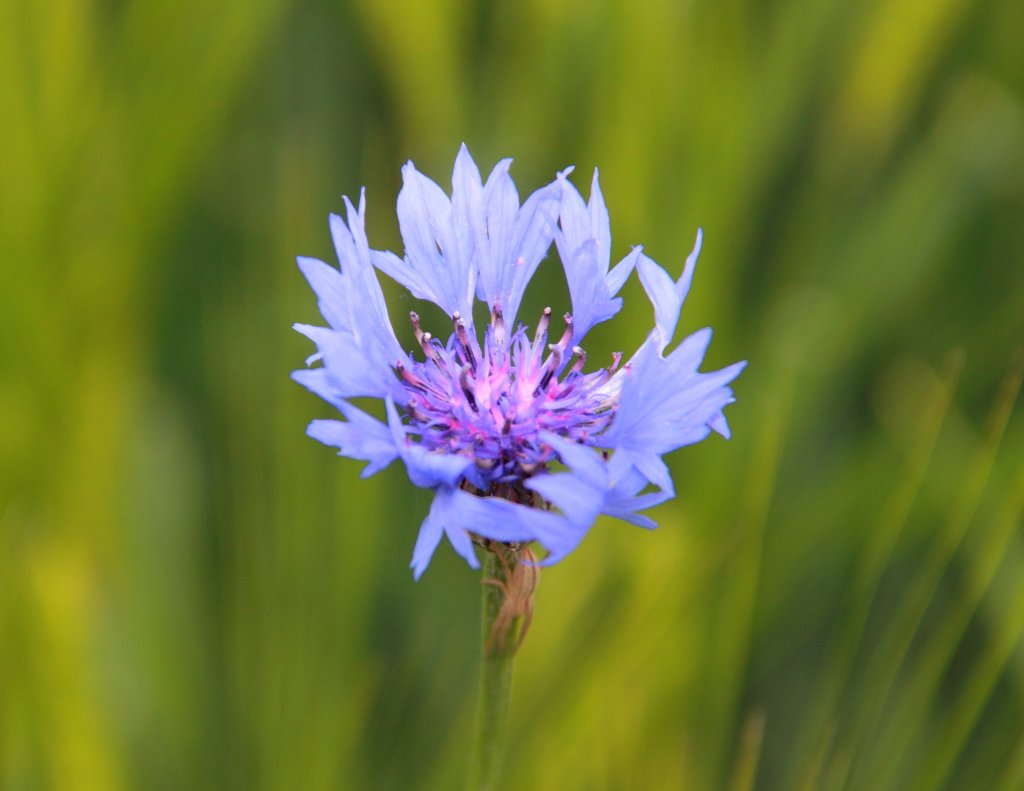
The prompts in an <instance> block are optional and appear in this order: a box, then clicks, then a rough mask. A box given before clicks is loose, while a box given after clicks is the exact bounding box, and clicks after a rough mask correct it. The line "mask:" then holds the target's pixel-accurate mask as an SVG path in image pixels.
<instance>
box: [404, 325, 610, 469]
mask: <svg viewBox="0 0 1024 791" xmlns="http://www.w3.org/2000/svg"><path fill="white" fill-rule="evenodd" d="M409 317H410V320H411V322H412V327H413V331H414V332H415V334H416V339H417V341H418V342H419V345H420V348H421V349H422V350H423V354H424V358H425V359H424V360H423V361H422V362H421V361H418V360H415V359H413V358H412V357H410V359H409V360H408V361H398V362H396V363H395V370H396V372H397V374H398V376H399V377H400V378H401V380H402V383H403V384H404V385H405V388H406V390H407V391H408V393H409V398H408V401H407V402H406V405H405V412H406V417H407V418H408V421H409V427H410V428H411V429H412V432H411V433H414V434H419V436H420V442H421V443H422V444H423V445H424V446H426V447H428V448H429V449H430V450H433V451H437V452H445V453H461V454H465V455H471V456H472V457H473V458H474V459H475V460H476V463H477V466H478V468H479V469H480V471H481V472H482V473H485V474H486V478H487V479H488V480H489V481H491V482H503V483H514V482H516V481H519V480H522V479H523V478H525V477H527V476H529V475H531V474H533V473H534V472H536V471H537V470H538V469H541V468H543V467H544V465H546V464H547V462H549V461H551V459H552V458H553V457H554V453H553V451H552V450H551V448H550V447H547V446H546V445H544V444H543V443H542V442H541V441H540V439H539V435H540V433H541V432H544V431H550V432H554V433H557V434H559V435H562V436H565V437H568V438H571V439H573V440H576V441H583V440H585V439H587V437H590V436H593V435H594V434H597V433H599V432H601V431H603V430H604V429H605V428H607V426H608V424H609V422H610V421H611V419H612V414H613V411H612V404H611V402H610V400H609V399H608V397H607V396H606V395H604V394H603V393H602V392H601V390H600V388H601V385H603V384H604V383H605V382H606V381H607V380H608V378H609V377H610V376H611V374H612V373H613V372H614V371H615V369H616V368H617V367H618V364H619V361H620V360H621V354H615V355H613V362H612V365H610V366H609V367H608V368H603V369H600V370H598V371H595V372H592V373H589V374H586V373H584V372H583V367H584V366H585V365H586V361H587V354H586V352H585V351H584V350H583V349H582V348H580V347H579V346H573V347H571V349H570V344H571V343H572V338H573V326H572V316H571V315H569V314H568V313H567V314H566V315H565V329H564V330H563V332H562V335H561V337H560V338H559V339H558V341H557V342H556V343H552V344H548V343H547V340H548V325H549V323H550V320H551V308H545V309H544V311H543V313H541V316H540V319H539V320H538V321H537V327H536V329H535V331H534V334H533V338H532V339H531V338H529V337H528V336H527V332H526V328H525V327H523V326H522V325H520V327H519V328H518V329H517V330H516V331H515V332H513V333H512V334H511V336H510V337H509V336H508V335H507V333H506V328H505V323H504V319H503V317H502V312H501V306H500V305H495V306H494V309H493V310H492V312H491V320H490V324H489V325H488V327H487V329H486V330H485V333H484V339H483V344H482V345H481V344H480V343H479V342H478V341H477V338H476V337H475V335H474V334H472V333H471V332H470V331H469V330H468V329H467V327H466V322H465V320H464V319H463V318H462V316H460V315H459V314H458V313H455V314H454V315H453V316H452V323H453V327H454V331H453V332H452V334H451V336H450V337H449V338H448V342H447V344H442V343H441V342H440V341H439V340H437V339H436V338H434V336H433V335H431V334H430V333H429V332H424V331H423V329H422V328H421V326H420V319H419V316H418V315H417V314H416V313H415V312H413V313H410V315H409ZM545 352H546V354H545Z"/></svg>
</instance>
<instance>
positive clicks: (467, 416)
mask: <svg viewBox="0 0 1024 791" xmlns="http://www.w3.org/2000/svg"><path fill="white" fill-rule="evenodd" d="M510 163H511V161H510V160H507V159H505V160H502V161H501V162H499V163H498V164H497V165H496V166H495V168H494V169H493V170H492V171H491V173H490V175H489V176H488V178H487V181H486V182H483V181H482V180H481V177H480V172H479V171H478V170H477V167H476V164H475V163H474V162H473V159H472V157H471V156H470V155H469V152H468V151H467V149H466V147H465V146H463V147H462V149H461V150H460V151H459V154H458V157H457V158H456V161H455V170H454V174H453V177H452V193H451V197H450V198H449V196H448V195H446V194H445V193H444V191H443V190H442V189H441V188H440V187H438V185H437V184H435V183H434V182H433V181H431V180H430V179H428V178H427V177H426V176H424V175H422V174H421V173H419V172H418V171H417V170H416V168H415V167H414V166H413V164H412V163H411V162H410V163H408V164H407V165H406V166H405V167H404V168H403V170H402V175H403V186H402V190H401V192H400V193H399V196H398V221H399V226H400V229H401V233H402V239H403V241H404V243H405V257H404V258H399V257H398V256H396V255H394V254H393V253H389V252H380V251H376V250H371V249H370V247H369V244H368V242H367V239H366V233H365V230H364V216H365V200H364V196H360V200H359V206H358V207H354V206H353V205H352V204H351V203H350V202H349V201H348V200H347V199H346V201H345V204H346V208H347V210H348V220H347V222H346V221H345V220H342V218H341V217H339V216H337V215H332V216H331V220H330V225H331V233H332V235H333V237H334V244H335V248H336V250H337V254H338V260H339V262H340V264H341V268H340V270H339V269H335V268H334V267H332V266H329V265H328V264H325V263H323V262H322V261H317V260H315V259H310V258H300V259H299V267H300V268H301V269H302V272H303V274H305V276H306V278H307V279H308V280H309V283H310V285H311V286H312V287H313V290H314V291H315V292H316V295H317V298H318V300H319V307H320V312H321V313H322V314H323V317H324V319H325V320H326V322H327V324H328V325H329V326H327V327H314V326H308V325H296V329H297V330H299V331H300V332H302V333H303V334H304V335H306V336H307V337H308V338H310V340H312V341H313V342H314V343H315V344H316V347H317V350H316V353H315V354H313V355H312V356H311V357H310V358H309V359H308V360H307V365H312V364H314V363H319V365H316V366H315V367H307V368H305V369H302V370H299V371H296V372H295V373H294V374H293V377H294V378H295V379H296V380H297V381H298V382H300V383H301V384H303V385H304V386H305V387H307V388H309V389H310V390H311V391H312V392H314V393H316V394H317V395H319V396H320V397H322V398H323V399H325V400H326V401H328V402H329V403H331V404H333V405H334V406H335V407H336V408H337V409H338V410H339V411H340V412H341V414H342V416H343V417H344V418H345V419H344V420H314V421H313V422H312V423H311V424H310V426H309V430H308V433H309V435H310V436H311V437H313V438H314V439H317V440H319V441H320V442H323V443H324V444H327V445H331V446H334V447H337V448H338V449H339V451H340V455H343V456H349V457H351V458H355V459H362V460H365V461H366V462H368V464H367V467H366V468H365V470H364V471H363V475H364V476H367V475H372V474H373V473H375V472H377V471H378V470H380V469H382V468H383V467H386V466H387V465H388V464H390V463H391V462H392V461H394V460H395V459H398V458H401V459H402V461H403V463H404V464H405V467H406V470H407V471H408V473H409V477H410V479H411V480H412V482H413V483H414V484H416V485H417V486H422V487H425V488H429V489H433V490H434V492H435V495H434V502H433V504H432V505H431V508H430V512H429V514H428V515H427V518H426V520H425V521H424V523H423V525H422V527H421V529H420V534H419V538H418V540H417V541H416V546H415V549H414V551H413V558H412V567H413V572H414V574H415V576H416V577H419V575H420V574H422V573H423V571H424V569H426V567H427V564H428V563H429V562H430V558H431V556H432V555H433V553H434V550H435V549H436V547H437V545H438V543H439V542H440V539H441V536H442V534H443V535H446V536H447V537H448V539H449V541H450V542H451V544H452V546H453V547H454V548H455V550H456V551H457V552H458V553H459V554H460V555H462V556H463V557H465V558H466V560H467V561H468V562H469V563H470V565H472V566H474V567H475V566H476V565H477V560H476V556H475V554H474V551H473V543H472V542H473V537H474V536H476V537H479V538H482V539H490V540H492V541H499V542H515V543H520V542H531V541H537V542H539V543H540V544H541V545H542V546H543V547H544V548H545V549H546V550H547V552H548V554H547V557H546V559H545V561H544V562H545V563H551V562H554V561H556V560H558V559H560V558H562V557H564V556H565V555H566V554H567V553H568V552H571V551H572V550H573V549H574V548H575V547H576V545H577V544H578V543H579V541H580V539H581V538H582V537H583V536H584V535H585V534H586V532H587V530H589V528H590V526H591V525H592V524H593V523H594V521H595V520H596V519H597V517H598V515H600V514H602V513H603V514H609V515H611V516H615V517H618V518H620V519H623V520H625V521H628V522H631V523H633V524H637V525H640V526H642V527H654V526H655V524H654V522H652V521H651V520H650V519H649V518H648V517H646V516H644V515H642V514H640V513H638V512H639V511H641V510H644V509H647V508H650V507H652V506H654V505H657V504H659V503H662V502H664V501H665V500H667V499H669V498H671V497H673V496H674V494H675V492H674V488H673V484H672V480H671V477H670V476H669V472H668V468H667V467H666V466H665V464H664V462H663V461H662V456H663V455H664V454H666V453H668V452H670V451H672V450H675V449H676V448H679V447H681V446H683V445H689V444H692V443H694V442H698V441H700V440H701V439H703V438H704V437H706V436H707V435H708V434H709V433H710V432H711V431H716V432H718V433H720V434H722V435H723V436H725V437H728V436H729V430H728V425H727V424H726V420H725V417H724V415H723V413H722V410H723V408H724V407H725V406H726V405H727V404H729V403H731V402H732V401H733V400H734V399H733V394H732V390H731V389H730V388H729V387H728V384H729V382H731V381H732V380H733V379H734V378H735V377H736V376H737V375H738V374H739V372H740V371H741V370H742V369H743V366H744V363H736V364H734V365H731V366H729V367H727V368H724V369H722V370H720V371H713V372H709V373H701V372H699V371H698V370H697V369H698V368H699V366H700V364H701V362H702V361H703V358H704V352H705V350H706V348H707V345H708V343H709V341H710V340H711V331H710V330H707V329H705V330H701V331H699V332H697V333H694V334H693V335H691V336H690V337H688V338H686V339H685V340H684V341H682V343H680V344H679V345H678V346H677V347H676V348H675V349H673V350H672V351H671V352H668V353H666V349H667V348H668V346H669V344H670V342H671V340H672V337H673V335H674V332H675V328H676V324H677V323H678V320H679V313H680V310H681V309H682V305H683V301H684V300H685V298H686V295H687V292H688V291H689V288H690V282H691V280H692V278H693V270H694V267H695V265H696V261H697V255H698V254H699V252H700V245H701V238H702V237H701V233H700V232H699V231H698V233H697V242H696V246H695V247H694V249H693V252H692V253H690V256H689V257H688V258H687V259H686V264H685V266H684V268H683V273H682V276H681V277H680V279H679V280H678V281H677V280H674V279H673V278H672V277H671V276H670V275H669V274H668V273H667V272H665V270H664V269H662V268H661V267H660V266H659V265H658V264H656V263H655V262H654V261H652V260H651V259H650V258H648V257H647V256H646V255H644V254H643V252H642V250H641V248H639V247H636V248H634V249H633V250H632V251H631V252H630V253H629V254H628V255H627V256H626V257H625V258H624V259H623V260H622V261H620V262H619V263H618V264H616V265H615V266H614V267H612V266H611V253H610V247H611V232H610V226H609V221H608V212H607V209H606V208H605V204H604V198H603V196H602V194H601V189H600V186H599V184H598V178H597V173H596V171H595V173H594V179H593V183H592V185H591V190H590V200H589V201H588V202H584V200H583V197H582V196H581V195H580V194H579V192H578V191H577V190H576V188H575V187H574V186H573V185H572V184H571V183H570V182H569V180H568V178H567V177H568V175H569V173H570V172H571V169H570V170H566V171H565V172H563V173H560V174H558V177H557V178H556V179H555V181H554V182H553V183H551V184H549V185H547V186H546V187H542V188H541V189H539V190H537V191H536V192H534V193H533V194H532V195H530V196H529V197H528V198H527V199H526V201H525V202H523V203H522V204H520V202H519V194H518V192H517V191H516V187H515V184H514V183H513V182H512V179H511V177H510V176H509V172H508V171H509V165H510ZM552 244H554V246H555V247H556V248H557V250H558V254H559V257H560V258H561V261H562V266H563V268H564V270H565V276H566V280H567V282H568V285H569V296H570V301H571V308H572V309H571V312H569V313H565V314H564V316H563V317H562V319H561V320H560V321H556V320H555V318H554V316H553V315H552V311H551V308H545V309H544V311H543V312H542V313H541V314H540V315H539V316H538V317H536V321H535V322H534V323H533V325H532V326H526V325H524V324H521V323H517V321H516V319H517V314H518V311H519V306H520V302H521V301H522V297H523V293H524V291H525V290H526V286H527V283H528V282H529V280H530V278H531V277H532V276H533V273H534V272H535V271H536V269H537V267H538V265H539V264H540V262H541V260H542V259H543V258H544V256H545V255H546V254H547V252H548V251H549V250H550V248H551V246H552ZM634 269H635V270H636V271H637V272H638V274H639V276H640V282H641V284H642V285H643V288H644V290H645V291H646V292H647V295H648V297H649V298H650V300H651V302H652V303H653V305H654V314H655V327H654V329H653V330H652V331H651V333H650V334H649V335H648V337H647V339H646V340H645V341H644V343H643V344H642V345H641V347H640V349H639V350H638V351H637V352H636V353H635V354H634V355H633V356H632V357H631V358H630V359H629V360H628V361H627V362H626V363H625V364H622V365H620V362H621V355H619V354H616V355H614V356H613V358H612V360H611V361H610V362H609V364H607V365H606V366H604V367H600V366H597V367H595V366H591V365H588V359H587V353H586V351H585V350H584V348H583V346H582V342H583V339H584V337H585V336H586V334H587V332H588V331H589V330H590V329H591V328H592V327H593V326H594V325H596V324H598V323H600V322H603V321H606V320H608V319H610V318H611V317H613V316H614V315H615V314H616V313H617V312H618V311H619V310H620V308H621V307H622V300H621V298H619V297H617V296H616V295H617V294H618V292H619V290H620V289H621V288H622V286H623V284H624V283H625V281H626V280H627V278H628V277H629V275H630V274H631V273H632V272H633V270H634ZM377 271H380V272H383V273H385V274H386V275H388V276H389V277H391V278H393V279H394V280H396V281H397V282H398V283H400V284H401V285H403V286H405V287H406V288H407V289H408V290H409V291H410V292H411V293H412V294H413V296H415V297H418V298H420V299H424V300H429V301H430V302H433V303H434V304H436V305H438V306H439V307H440V308H441V309H442V310H443V311H444V312H445V313H447V314H448V316H449V317H450V322H449V324H448V326H447V327H444V328H437V329H440V330H441V336H440V337H435V336H434V335H433V334H432V332H431V331H430V329H428V328H427V327H424V326H423V325H422V324H421V321H420V318H419V316H418V315H417V314H416V313H411V314H410V315H409V321H410V322H411V325H412V330H413V334H414V336H415V338H416V342H417V347H416V348H415V349H414V350H413V351H411V352H408V351H406V350H404V349H403V348H402V346H401V344H400V343H399V342H398V339H397V338H396V336H395V332H394V329H393V326H392V324H391V320H390V319H389V317H388V312H387V306H386V305H385V303H384V297H383V294H382V292H381V288H380V283H379V282H378V280H377V274H376V272H377ZM476 299H479V300H481V301H483V302H484V303H485V304H486V306H487V309H488V310H489V312H490V320H489V322H488V324H487V326H485V327H483V328H476V327H474V326H473V305H474V300H476ZM367 396H369V397H373V398H379V399H381V400H382V401H383V402H384V414H385V416H386V422H382V421H381V420H379V419H377V418H375V417H373V416H371V415H369V414H367V413H366V412H364V411H362V410H360V409H358V408H357V407H356V406H354V405H353V404H352V403H351V399H353V398H357V397H367Z"/></svg>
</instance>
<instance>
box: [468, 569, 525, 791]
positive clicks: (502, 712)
mask: <svg viewBox="0 0 1024 791" xmlns="http://www.w3.org/2000/svg"><path fill="white" fill-rule="evenodd" d="M499 551H501V550H499ZM508 554H509V555H511V554H512V553H508ZM483 555H484V562H483V579H484V580H501V581H502V582H506V583H507V580H506V579H505V569H504V568H503V567H502V563H501V560H500V558H499V556H498V555H497V554H496V553H494V552H484V553H483ZM509 562H510V563H513V564H514V563H515V558H514V557H513V558H510V559H509ZM512 568H513V569H514V566H513V567H512ZM480 587H481V588H483V608H482V609H483V612H482V617H481V619H480V625H481V649H482V654H483V659H482V662H481V665H480V701H479V706H480V708H479V718H478V720H477V738H476V757H475V761H474V764H473V772H472V780H471V784H470V789H472V791H491V789H494V788H496V787H497V785H498V778H499V773H500V771H501V761H502V758H503V757H504V754H505V726H506V723H507V721H508V702H509V692H510V691H511V688H512V657H513V656H514V655H515V650H516V647H517V646H516V641H515V640H514V639H506V640H492V639H491V631H492V629H493V628H494V621H495V619H496V618H497V617H498V613H499V612H500V611H501V606H502V604H503V603H504V601H505V594H504V592H503V591H502V589H501V588H500V587H498V586H497V585H492V584H487V583H485V584H483V585H481V586H480ZM512 636H513V635H508V637H510V638H511V637H512ZM503 637H504V635H503Z"/></svg>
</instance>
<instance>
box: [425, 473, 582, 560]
mask: <svg viewBox="0 0 1024 791" xmlns="http://www.w3.org/2000/svg"><path fill="white" fill-rule="evenodd" d="M577 532H578V531H577V530H576V528H574V527H573V526H572V525H571V524H569V523H568V522H567V521H566V520H565V519H563V518H562V517H560V516H558V515H557V514H553V513H550V512H548V511H542V510H539V509H536V508H529V507H527V506H525V505H519V504H518V503H513V502H510V501H508V500H502V499H500V498H497V497H477V496H475V495H472V494H469V493H468V492H464V491H462V490H461V489H457V488H454V487H450V486H441V487H439V488H438V490H437V493H436V494H435V496H434V502H433V503H432V504H431V506H430V513H429V514H428V516H427V519H426V521H425V522H424V523H423V527H422V528H421V529H420V535H419V538H418V540H417V542H416V549H415V550H414V551H413V558H412V569H413V574H414V575H415V577H416V578H417V579H418V578H419V576H420V575H421V574H422V573H423V571H424V569H426V567H427V564H428V563H429V562H430V558H431V557H432V556H433V553H434V550H435V549H436V548H437V545H438V543H439V542H440V540H441V535H442V533H443V534H444V535H446V536H448V540H449V541H450V542H451V544H452V547H454V549H455V551H456V552H458V553H459V554H460V555H461V556H462V557H463V558H465V559H466V562H468V563H469V565H470V566H472V567H473V568H477V566H478V562H477V559H476V554H475V553H474V551H473V544H472V539H471V538H470V533H475V534H477V535H479V536H483V537H485V538H490V539H492V540H494V541H505V542H512V541H514V542H527V541H540V543H542V544H543V545H544V546H545V547H546V548H548V550H549V551H550V550H552V548H553V547H554V548H555V549H556V550H558V551H561V550H562V547H563V546H564V545H565V544H566V542H567V541H572V542H573V546H575V543H578V541H579V538H578V537H575V534H576V533H577ZM562 554H564V552H563V553H562Z"/></svg>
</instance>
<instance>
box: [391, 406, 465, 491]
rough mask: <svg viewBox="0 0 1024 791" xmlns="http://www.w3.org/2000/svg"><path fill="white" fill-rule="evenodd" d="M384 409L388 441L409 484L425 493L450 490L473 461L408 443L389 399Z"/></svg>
mask: <svg viewBox="0 0 1024 791" xmlns="http://www.w3.org/2000/svg"><path fill="white" fill-rule="evenodd" d="M385 407H386V409H387V414H388V427H389V429H390V431H391V437H392V440H393V442H394V444H395V447H396V448H397V449H398V453H399V455H401V457H402V461H404V462H405V469H406V471H407V472H408V473H409V480H411V481H412V482H413V483H414V484H416V485H417V486H422V487H423V488H425V489H433V488H434V487H435V486H454V485H455V483H456V481H458V480H459V478H461V477H462V474H463V473H464V472H465V471H466V468H467V467H468V466H469V465H470V464H472V463H473V460H472V459H471V458H470V457H468V456H461V455H459V454H455V453H433V452H431V451H429V450H427V449H426V448H424V447H422V446H421V445H419V444H418V443H415V442H411V441H410V440H409V438H408V436H407V435H406V433H405V426H404V425H402V419H401V418H400V417H399V415H398V410H397V409H396V408H395V402H394V399H392V398H391V396H387V398H386V399H385Z"/></svg>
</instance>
